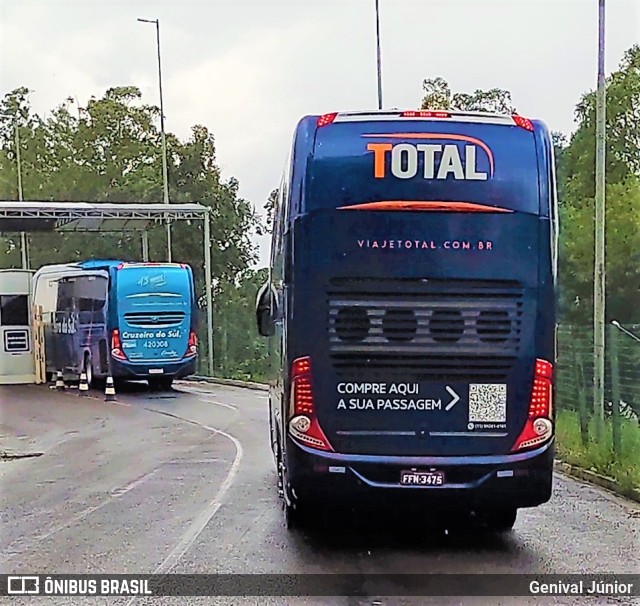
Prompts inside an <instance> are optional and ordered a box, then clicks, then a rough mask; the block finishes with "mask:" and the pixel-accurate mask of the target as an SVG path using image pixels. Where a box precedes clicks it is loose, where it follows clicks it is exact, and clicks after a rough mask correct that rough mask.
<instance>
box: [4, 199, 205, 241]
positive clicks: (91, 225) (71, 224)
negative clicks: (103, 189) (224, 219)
mask: <svg viewBox="0 0 640 606" xmlns="http://www.w3.org/2000/svg"><path fill="white" fill-rule="evenodd" d="M207 212H208V208H207V207H206V206H202V205H201V204H110V203H104V204H103V203H93V202H91V203H90V202H37V201H35V202H34V201H25V202H16V201H0V233H16V232H23V231H24V232H36V231H63V232H73V231H76V232H88V231H89V232H97V231H101V232H114V231H124V230H137V231H144V230H146V229H149V227H151V226H152V225H154V224H156V223H160V222H163V220H165V219H170V220H171V221H180V220H198V219H200V220H201V219H204V218H205V216H206V214H207Z"/></svg>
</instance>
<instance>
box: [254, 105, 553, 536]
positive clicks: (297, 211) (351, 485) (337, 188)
mask: <svg viewBox="0 0 640 606" xmlns="http://www.w3.org/2000/svg"><path fill="white" fill-rule="evenodd" d="M556 205H557V202H556V185H555V169H554V157H553V145H552V141H551V137H550V133H549V131H548V129H547V127H546V126H545V125H544V124H543V123H542V122H540V121H537V120H529V119H527V118H524V117H522V116H517V115H513V116H509V115H493V114H484V113H467V112H456V111H378V112H349V113H331V114H327V115H322V116H307V117H305V118H303V119H302V120H301V121H300V122H299V123H298V125H297V128H296V130H295V135H294V140H293V145H292V147H291V153H290V157H289V159H288V161H287V163H286V168H285V171H284V175H283V178H282V182H281V184H280V188H279V196H278V200H277V208H276V209H275V222H274V232H273V236H272V250H271V261H270V278H269V281H268V283H267V284H265V285H264V287H263V288H262V290H261V291H260V293H259V295H258V301H257V309H256V313H257V323H258V329H259V331H260V333H261V334H262V335H264V336H269V338H270V350H271V356H272V359H273V360H274V361H275V365H276V371H277V372H276V373H275V375H274V381H273V382H272V386H271V394H270V431H271V444H272V449H273V453H274V457H275V460H276V465H277V470H278V478H279V482H278V483H279V488H280V494H281V496H282V498H283V499H284V502H285V512H286V520H287V524H288V526H293V525H295V524H298V523H302V522H303V521H307V522H308V521H311V520H313V519H314V512H316V511H317V510H318V507H324V506H325V505H326V504H329V503H331V504H334V503H337V502H344V503H346V504H350V505H358V504H362V505H370V504H375V503H385V504H391V503H394V504H395V505H396V506H397V507H404V506H406V507H408V508H410V509H413V510H415V508H416V507H425V508H434V509H435V508H446V509H447V510H450V511H452V510H455V511H458V510H464V511H467V512H469V513H472V514H473V515H475V516H476V519H479V520H483V521H484V522H485V523H486V525H487V526H488V527H489V528H490V529H492V530H496V531H499V530H508V529H510V528H511V527H512V526H513V524H514V522H515V520H516V516H517V510H518V508H522V507H534V506H537V505H540V504H542V503H545V502H546V501H548V500H549V498H550V496H551V491H552V469H553V451H554V421H555V413H554V410H553V405H552V404H553V397H552V396H553V392H554V386H553V385H554V384H553V380H554V379H553V371H554V363H555V355H556V354H555V333H556V268H557V208H556Z"/></svg>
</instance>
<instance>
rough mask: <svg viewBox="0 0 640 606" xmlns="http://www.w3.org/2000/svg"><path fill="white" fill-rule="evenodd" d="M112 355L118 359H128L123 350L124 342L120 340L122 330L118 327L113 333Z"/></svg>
mask: <svg viewBox="0 0 640 606" xmlns="http://www.w3.org/2000/svg"><path fill="white" fill-rule="evenodd" d="M111 355H112V356H113V357H114V358H117V359H118V360H126V359H127V356H125V355H124V352H123V351H122V342H121V341H120V331H119V330H118V329H117V328H116V329H114V330H113V332H112V333H111Z"/></svg>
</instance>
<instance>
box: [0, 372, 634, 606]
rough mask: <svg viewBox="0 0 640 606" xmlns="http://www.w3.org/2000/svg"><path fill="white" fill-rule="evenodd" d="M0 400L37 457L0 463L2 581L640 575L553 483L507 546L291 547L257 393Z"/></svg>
mask: <svg viewBox="0 0 640 606" xmlns="http://www.w3.org/2000/svg"><path fill="white" fill-rule="evenodd" d="M0 389H1V390H2V391H1V392H0V413H1V414H2V416H1V417H0V419H1V420H2V424H1V425H0V427H1V428H2V432H0V433H3V434H5V435H4V441H5V444H7V443H8V444H9V446H10V447H11V448H12V449H13V450H14V451H20V450H21V451H23V452H29V451H31V452H41V453H42V455H41V456H37V457H33V458H23V459H16V460H13V461H9V462H4V463H2V464H0V482H2V491H1V494H0V511H1V514H0V515H1V516H2V517H1V521H2V535H1V541H0V547H1V553H2V572H9V571H11V572H16V571H22V572H24V573H28V572H34V571H36V572H41V573H65V572H68V573H76V574H77V573H101V572H102V573H112V574H117V573H151V572H174V573H213V572H218V573H333V572H335V573H358V574H369V573H424V572H430V573H436V574H437V573H523V572H526V573H562V574H564V573H567V574H569V573H598V574H602V573H639V572H640V565H639V556H638V553H640V508H638V507H637V506H636V505H634V504H632V503H631V502H629V501H626V500H623V499H619V498H617V497H615V496H613V495H611V494H609V493H607V492H606V491H603V490H600V489H598V488H594V487H591V486H589V485H586V484H583V483H580V482H577V481H574V480H572V479H570V478H567V477H564V476H560V475H558V476H557V479H556V483H555V488H554V496H553V498H552V500H551V501H550V502H549V503H548V504H545V505H544V506H542V507H539V508H536V509H531V510H521V512H520V514H519V518H518V521H517V522H516V526H515V529H514V531H513V532H512V533H510V534H507V535H505V536H502V537H500V536H492V535H483V534H481V533H472V534H465V533H456V532H449V531H448V530H447V529H446V528H443V527H439V526H437V525H428V524H427V525H422V526H417V527H416V526H415V525H414V524H413V523H407V520H406V519H405V520H404V523H403V521H402V520H399V521H393V520H380V522H381V524H380V526H382V527H383V528H384V530H381V529H380V527H376V526H371V525H367V523H365V522H363V521H362V520H358V519H347V518H345V519H336V518H335V517H333V518H331V517H330V518H329V519H327V520H325V521H324V527H322V528H320V529H319V530H317V531H314V532H308V531H293V532H292V531H287V530H286V529H285V528H284V526H283V521H282V512H281V509H280V506H279V502H278V499H277V493H276V487H275V474H274V468H273V460H272V457H271V452H270V450H269V445H268V435H267V434H268V432H267V402H268V401H267V394H266V393H265V392H261V391H254V390H247V389H241V388H234V387H226V386H213V385H205V384H199V383H198V384H179V385H178V386H177V387H176V390H174V391H173V392H171V393H167V394H153V393H150V392H148V391H147V390H146V388H144V387H137V386H134V387H132V388H130V389H128V390H127V391H126V393H120V394H118V401H117V402H109V403H107V402H104V401H103V397H102V395H101V394H100V393H99V392H92V396H91V397H90V398H83V397H79V396H78V395H77V394H74V393H71V392H67V393H64V394H58V393H56V392H55V391H51V390H49V389H48V388H46V387H35V386H31V387H11V388H7V387H3V388H0ZM21 434H22V435H23V438H22V439H21V440H20V439H16V436H19V435H21ZM30 434H33V436H31V435H30ZM7 440H8V442H7ZM12 440H13V441H12ZM405 518H406V516H405ZM409 522H411V521H409ZM497 593H499V591H497ZM147 600H149V599H148V598H147ZM14 601H15V602H16V603H21V604H28V603H31V602H29V601H28V600H27V599H21V600H14ZM33 603H34V604H36V603H37V604H42V603H51V604H53V603H55V604H65V603H69V604H71V603H73V604H78V603H83V604H91V603H102V602H98V600H97V599H93V598H76V599H72V598H55V599H54V598H37V599H34V600H33ZM109 603H112V604H127V603H132V604H144V603H153V604H176V605H177V604H309V605H311V604H314V605H315V604H332V605H334V604H335V605H344V606H347V605H348V606H356V605H360V604H384V605H387V604H388V605H396V604H398V605H403V604H407V605H409V604H487V605H488V604H491V605H496V604H532V605H533V604H543V603H544V604H583V603H585V599H584V598H575V599H571V598H548V599H547V600H546V601H545V600H544V599H542V598H540V597H533V598H499V597H485V598H480V597H476V598H441V597H439V598H415V597H414V598H400V597H395V598H393V597H384V596H376V595H371V596H368V597H366V598H361V597H358V598H356V597H351V598H346V597H345V598H244V599H243V598H211V597H209V598H204V597H202V598H197V597H187V598H153V600H149V601H148V602H145V598H137V599H136V600H135V601H131V600H129V601H127V600H125V599H122V600H120V599H111V600H110V601H109ZM589 603H593V604H610V603H611V604H614V603H615V604H626V603H629V604H630V603H633V602H631V601H630V600H629V599H622V598H617V599H614V598H607V599H604V598H603V599H600V600H595V599H594V600H590V601H589Z"/></svg>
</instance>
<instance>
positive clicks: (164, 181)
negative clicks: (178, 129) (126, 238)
mask: <svg viewBox="0 0 640 606" xmlns="http://www.w3.org/2000/svg"><path fill="white" fill-rule="evenodd" d="M138 21H140V22H141V23H153V24H154V25H155V26H156V44H157V47H158V87H159V89H160V131H161V135H162V184H163V190H164V196H163V197H164V203H165V204H169V181H168V178H167V141H166V136H165V130H164V99H163V95H162V62H161V60H160V20H159V19H138ZM167 260H168V261H169V262H171V225H170V223H169V219H168V218H167Z"/></svg>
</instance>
